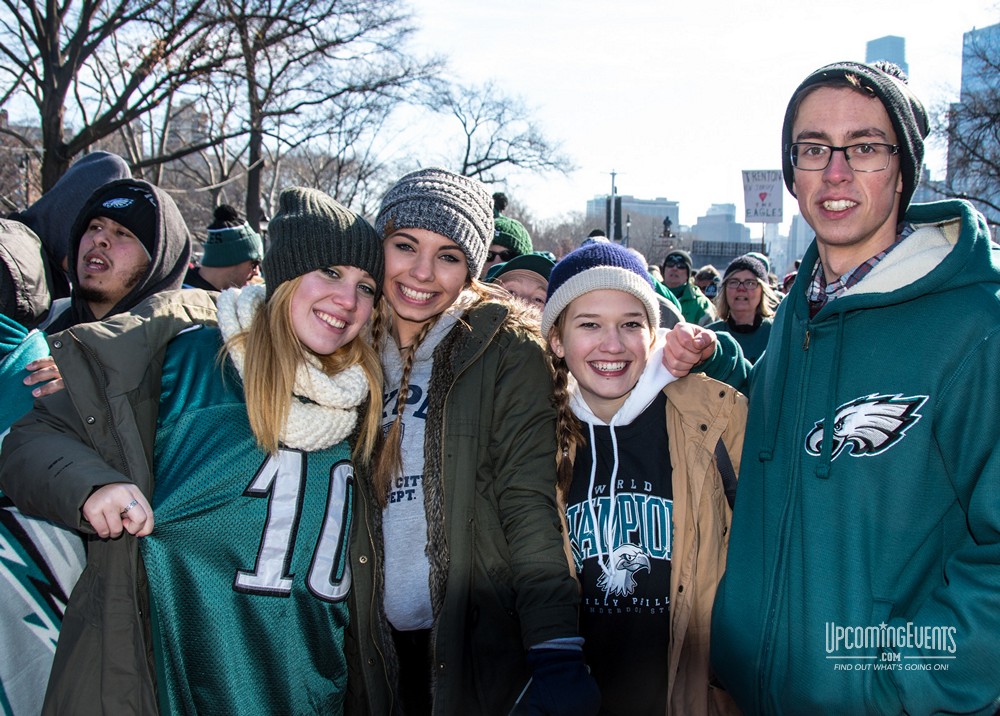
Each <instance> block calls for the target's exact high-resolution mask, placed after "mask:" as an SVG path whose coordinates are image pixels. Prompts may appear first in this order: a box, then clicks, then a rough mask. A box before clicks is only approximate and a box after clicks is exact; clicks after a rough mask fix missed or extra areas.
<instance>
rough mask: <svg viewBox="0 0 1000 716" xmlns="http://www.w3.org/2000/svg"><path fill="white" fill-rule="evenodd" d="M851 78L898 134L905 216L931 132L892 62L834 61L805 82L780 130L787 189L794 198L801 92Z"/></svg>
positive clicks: (920, 106)
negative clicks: (795, 139) (794, 155)
mask: <svg viewBox="0 0 1000 716" xmlns="http://www.w3.org/2000/svg"><path fill="white" fill-rule="evenodd" d="M849 76H853V77H856V78H857V79H858V81H859V82H860V83H861V87H862V88H863V89H866V90H869V91H871V93H872V94H874V95H875V97H877V98H878V99H879V101H880V102H882V106H883V107H885V111H886V113H887V114H888V115H889V120H890V121H891V122H892V128H893V129H894V130H895V132H896V144H897V145H899V166H900V169H901V171H902V174H903V192H902V195H901V196H900V199H899V211H900V214H901V215H902V213H903V212H905V211H906V207H907V206H909V204H910V198H911V197H912V196H913V192H914V190H915V189H916V188H917V183H918V182H919V181H920V168H921V166H923V163H924V138H925V137H926V136H927V134H928V133H929V132H930V127H929V125H928V123H927V111H926V110H925V109H924V105H923V104H921V102H920V100H919V99H917V98H916V96H914V94H913V93H912V92H911V91H910V88H909V87H908V86H907V84H906V74H905V73H904V72H903V71H902V70H900V69H899V68H898V67H896V66H895V65H892V64H891V63H876V65H874V66H873V65H865V64H862V63H860V62H835V63H834V64H832V65H827V66H825V67H820V68H819V69H818V70H816V71H815V72H813V73H812V74H811V75H809V76H808V77H806V78H805V79H804V80H803V81H802V84H800V85H799V86H798V89H796V90H795V92H794V93H793V94H792V98H791V100H789V102H788V108H787V109H786V110H785V122H784V125H783V126H782V128H781V170H782V172H783V174H784V177H785V186H787V187H788V191H789V192H791V194H792V196H795V190H794V189H793V188H792V183H793V182H794V180H795V172H794V168H793V167H792V158H791V154H790V152H791V148H792V146H791V145H792V125H793V124H794V123H795V114H796V113H797V112H798V109H799V103H800V101H801V96H802V92H803V91H804V90H806V89H808V88H809V87H812V86H813V85H816V84H821V83H824V82H831V81H836V80H840V79H844V78H846V77H849ZM900 218H902V217H901V216H900Z"/></svg>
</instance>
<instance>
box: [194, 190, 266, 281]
mask: <svg viewBox="0 0 1000 716" xmlns="http://www.w3.org/2000/svg"><path fill="white" fill-rule="evenodd" d="M213 216H214V221H212V223H211V224H209V225H208V230H207V232H206V233H207V236H206V238H205V255H204V256H202V258H201V265H202V266H235V265H236V264H238V263H243V262H244V261H260V260H261V259H263V258H264V243H263V242H262V241H261V239H260V234H258V233H257V232H256V231H254V230H253V228H251V226H250V224H248V223H247V222H246V221H243V220H242V219H240V216H239V214H237V213H236V209H234V208H233V207H231V206H229V205H228V204H220V205H219V206H217V207H215V212H214V214H213Z"/></svg>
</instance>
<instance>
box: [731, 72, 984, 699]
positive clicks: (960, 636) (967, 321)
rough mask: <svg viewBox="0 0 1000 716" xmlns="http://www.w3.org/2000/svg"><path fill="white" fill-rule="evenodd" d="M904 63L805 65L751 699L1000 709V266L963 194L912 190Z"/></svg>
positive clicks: (743, 630)
mask: <svg viewBox="0 0 1000 716" xmlns="http://www.w3.org/2000/svg"><path fill="white" fill-rule="evenodd" d="M927 129H928V127H927V115H926V112H925V111H924V108H923V105H921V103H920V101H919V100H918V99H917V98H916V97H914V96H913V94H912V93H911V92H910V90H909V88H908V86H907V84H906V78H905V76H904V75H903V73H902V72H901V71H900V70H899V68H897V67H895V66H894V65H890V64H882V63H877V64H875V65H865V64H859V63H855V62H839V63H836V64H833V65H828V66H826V67H823V68H821V69H819V70H817V71H816V72H814V73H812V74H811V75H809V77H807V78H806V79H805V80H804V81H803V82H802V84H801V85H800V86H799V87H798V89H797V90H796V91H795V93H794V94H793V96H792V98H791V101H790V102H789V104H788V109H787V112H786V113H785V121H784V126H783V128H782V161H783V170H784V177H785V182H786V184H787V186H788V188H789V190H790V191H791V192H792V193H793V194H794V195H795V196H796V197H797V199H798V203H799V210H800V211H801V213H802V216H803V218H805V220H806V221H807V222H808V223H809V225H810V226H811V227H812V228H813V230H814V231H815V232H816V239H815V241H814V242H813V243H812V245H811V246H810V247H809V248H808V250H807V251H806V253H805V256H804V257H803V259H802V264H801V268H800V270H799V271H798V273H797V275H796V278H795V281H794V283H793V284H792V286H791V288H790V290H789V292H788V295H787V296H786V297H785V299H784V300H783V302H782V304H781V307H780V309H779V311H778V313H777V315H776V316H775V320H774V323H773V327H772V330H771V334H770V338H769V340H768V344H767V350H766V351H765V352H764V354H763V355H762V356H761V357H760V359H759V360H758V361H757V363H756V364H755V365H754V367H753V371H752V375H751V379H750V383H749V385H750V386H751V390H750V412H749V416H748V419H747V431H746V436H745V440H744V450H743V459H742V462H741V467H740V475H739V490H738V492H737V497H736V508H735V512H734V516H733V522H732V530H731V532H730V534H729V537H728V539H729V554H728V558H727V567H726V574H725V576H724V577H723V580H722V582H721V583H720V584H719V588H718V592H717V594H716V599H715V606H714V610H713V619H712V643H711V655H712V666H713V670H714V672H715V675H716V676H717V677H718V679H719V681H720V682H721V683H722V685H723V686H725V688H726V689H727V690H728V692H729V694H730V695H731V696H732V697H733V698H734V699H735V700H736V702H737V703H738V705H739V706H740V708H741V709H742V710H743V712H744V713H784V714H799V713H801V714H814V713H838V714H841V713H843V714H847V713H851V714H854V713H879V714H898V713H970V714H971V713H982V714H993V713H995V712H996V710H997V704H1000V682H998V680H997V678H996V637H997V635H998V634H1000V608H998V607H997V604H998V602H997V595H998V594H1000V539H998V535H1000V501H998V500H997V495H998V494H1000V371H998V370H997V367H996V357H997V356H998V355H1000V265H998V264H997V262H996V260H995V259H993V258H991V254H993V253H995V252H993V251H992V249H991V241H990V236H989V232H988V230H987V226H986V221H985V219H984V218H983V217H982V215H980V214H979V213H978V212H977V211H976V210H975V208H973V206H972V205H971V204H969V203H968V202H965V201H957V200H952V201H942V202H936V203H933V204H917V205H912V206H911V205H910V198H911V197H912V195H913V190H914V188H915V186H916V183H917V177H918V176H919V174H920V167H921V162H922V159H923V151H924V148H923V142H924V137H925V136H926V135H927Z"/></svg>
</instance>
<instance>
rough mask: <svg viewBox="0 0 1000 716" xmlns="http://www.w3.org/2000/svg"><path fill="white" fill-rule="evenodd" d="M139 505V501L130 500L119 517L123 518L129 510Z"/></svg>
mask: <svg viewBox="0 0 1000 716" xmlns="http://www.w3.org/2000/svg"><path fill="white" fill-rule="evenodd" d="M138 504H139V500H132V501H131V502H130V503H128V504H127V505H125V509H124V510H122V511H121V517H124V516H125V513H126V512H128V511H129V510H131V509H132V508H133V507H135V506H136V505H138Z"/></svg>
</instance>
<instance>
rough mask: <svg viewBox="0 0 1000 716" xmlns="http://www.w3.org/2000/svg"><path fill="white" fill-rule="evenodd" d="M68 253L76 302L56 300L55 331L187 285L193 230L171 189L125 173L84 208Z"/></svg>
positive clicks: (50, 328) (52, 329) (51, 330)
mask: <svg viewBox="0 0 1000 716" xmlns="http://www.w3.org/2000/svg"><path fill="white" fill-rule="evenodd" d="M68 258H69V262H68V263H69V275H70V280H71V282H72V284H73V291H72V295H71V297H70V299H69V308H68V310H66V309H65V307H64V306H59V307H57V306H56V305H55V304H53V307H52V312H51V315H52V317H51V322H50V323H49V324H48V326H46V330H47V331H48V332H49V333H50V334H51V333H54V332H56V331H61V330H64V329H66V328H69V327H70V326H74V325H76V324H78V323H88V322H90V321H97V320H101V319H104V318H109V317H111V316H113V315H115V314H118V313H124V312H126V311H129V310H131V309H132V308H134V307H135V306H136V305H137V304H139V303H140V302H142V301H143V300H145V299H147V298H149V297H150V296H152V295H153V294H154V293H159V292H160V291H167V290H171V289H178V288H180V287H181V285H182V282H183V280H184V274H185V272H186V271H187V268H188V261H189V260H190V258H191V235H190V234H189V233H188V228H187V224H185V223H184V218H183V217H182V216H181V214H180V211H179V210H178V209H177V205H176V204H175V203H174V200H173V199H172V198H171V197H170V195H169V194H167V193H166V192H164V191H163V190H161V189H160V188H159V187H156V186H153V185H152V184H150V183H149V182H147V181H143V180H141V179H121V180H118V181H114V182H110V183H108V184H105V185H104V186H102V187H100V188H98V189H97V190H96V191H95V192H94V193H93V194H92V195H91V196H90V199H88V200H87V203H86V204H85V205H84V207H83V209H81V210H80V213H79V214H78V215H77V218H76V221H75V222H74V224H73V230H72V232H71V234H70V245H69V257H68ZM57 303H58V302H57Z"/></svg>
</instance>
